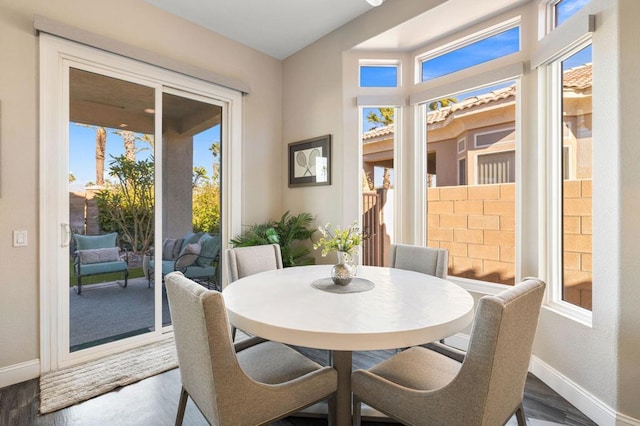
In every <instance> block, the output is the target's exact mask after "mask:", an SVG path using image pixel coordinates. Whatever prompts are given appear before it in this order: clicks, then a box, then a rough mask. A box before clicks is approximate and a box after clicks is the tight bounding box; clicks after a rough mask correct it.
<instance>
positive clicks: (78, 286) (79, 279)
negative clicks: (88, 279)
mask: <svg viewBox="0 0 640 426" xmlns="http://www.w3.org/2000/svg"><path fill="white" fill-rule="evenodd" d="M76 293H77V294H81V293H82V278H80V275H78V285H77V286H76Z"/></svg>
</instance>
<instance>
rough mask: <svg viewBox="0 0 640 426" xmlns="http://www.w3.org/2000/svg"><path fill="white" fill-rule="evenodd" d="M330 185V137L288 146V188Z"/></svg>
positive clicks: (326, 136)
mask: <svg viewBox="0 0 640 426" xmlns="http://www.w3.org/2000/svg"><path fill="white" fill-rule="evenodd" d="M314 185H331V135H324V136H319V137H317V138H312V139H307V140H304V141H300V142H293V143H290V144H289V187H297V186H314Z"/></svg>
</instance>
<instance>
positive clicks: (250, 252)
mask: <svg viewBox="0 0 640 426" xmlns="http://www.w3.org/2000/svg"><path fill="white" fill-rule="evenodd" d="M274 269H282V253H281V252H280V245H279V244H267V245H262V246H249V247H235V248H230V249H227V271H228V272H229V283H232V282H234V281H237V280H239V279H240V278H244V277H247V276H249V275H253V274H257V273H260V272H265V271H272V270H274ZM231 337H232V338H233V340H235V339H236V328H235V327H234V326H232V327H231Z"/></svg>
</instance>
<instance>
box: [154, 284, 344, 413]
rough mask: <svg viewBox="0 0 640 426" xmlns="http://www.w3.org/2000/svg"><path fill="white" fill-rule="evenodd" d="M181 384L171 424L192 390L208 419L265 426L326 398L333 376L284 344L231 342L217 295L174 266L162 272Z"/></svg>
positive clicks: (331, 399) (328, 369) (331, 404)
mask: <svg viewBox="0 0 640 426" xmlns="http://www.w3.org/2000/svg"><path fill="white" fill-rule="evenodd" d="M165 283H166V288H167V295H168V298H169V309H170V312H171V320H172V323H173V332H174V336H175V342H176V349H177V353H178V366H179V368H180V377H181V381H182V391H181V393H180V402H179V406H178V414H177V416H176V425H181V424H182V421H183V418H184V412H185V407H186V403H187V398H188V397H191V399H192V400H193V402H194V403H195V404H196V406H197V407H198V409H199V410H200V411H201V412H202V414H203V415H204V417H205V418H206V419H207V421H208V422H209V423H210V424H212V425H220V426H222V425H262V424H269V423H271V422H273V421H276V420H278V419H280V418H283V417H286V416H287V415H290V414H292V413H295V412H297V411H300V410H301V409H303V408H305V407H308V406H310V405H312V404H315V403H316V402H319V401H322V400H325V399H328V400H329V407H330V408H329V415H330V416H331V417H330V420H333V417H332V416H333V414H334V398H335V392H336V389H337V386H338V375H337V372H336V370H335V369H334V368H332V367H322V366H320V365H319V364H317V363H315V362H313V361H311V360H310V359H308V358H306V357H305V356H304V355H302V354H300V353H299V352H297V351H295V350H294V349H291V348H290V347H288V346H285V345H283V344H281V343H276V342H271V341H265V340H264V339H259V338H250V339H246V340H243V341H242V342H239V343H237V344H236V345H234V344H233V342H232V341H231V336H230V334H229V320H228V318H227V311H226V308H225V305H224V298H223V297H222V294H221V293H220V292H218V291H215V290H207V289H205V288H204V287H203V286H201V285H199V284H197V283H195V282H194V281H192V280H190V279H189V278H186V277H185V276H184V275H183V274H182V273H181V272H172V273H170V274H168V275H167V276H166V278H165Z"/></svg>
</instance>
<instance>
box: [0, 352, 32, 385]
mask: <svg viewBox="0 0 640 426" xmlns="http://www.w3.org/2000/svg"><path fill="white" fill-rule="evenodd" d="M36 377H40V360H39V359H34V360H31V361H26V362H21V363H20V364H14V365H10V366H8V367H2V368H0V388H3V387H5V386H11V385H15V384H16V383H21V382H24V381H27V380H31V379H35V378H36Z"/></svg>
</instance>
